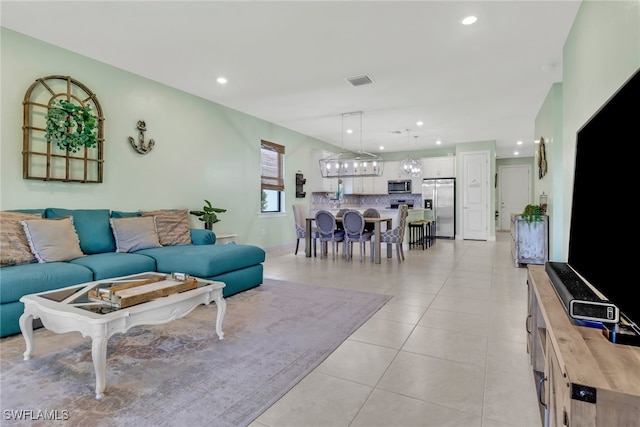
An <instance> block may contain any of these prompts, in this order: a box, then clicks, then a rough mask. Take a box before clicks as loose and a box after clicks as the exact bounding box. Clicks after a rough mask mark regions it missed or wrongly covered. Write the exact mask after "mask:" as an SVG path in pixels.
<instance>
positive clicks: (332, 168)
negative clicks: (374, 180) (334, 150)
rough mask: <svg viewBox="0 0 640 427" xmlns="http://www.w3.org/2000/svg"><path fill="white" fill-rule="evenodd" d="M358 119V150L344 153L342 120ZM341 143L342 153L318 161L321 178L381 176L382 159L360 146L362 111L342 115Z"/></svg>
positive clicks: (342, 122) (342, 121) (382, 168)
mask: <svg viewBox="0 0 640 427" xmlns="http://www.w3.org/2000/svg"><path fill="white" fill-rule="evenodd" d="M356 115H357V116H359V117H360V150H359V151H357V152H355V153H354V152H347V151H344V118H345V117H348V116H356ZM340 117H341V124H342V128H341V142H342V151H341V152H340V153H338V154H333V155H331V156H328V157H324V158H322V159H320V161H319V163H320V172H321V173H322V177H323V178H349V177H365V176H382V173H383V171H384V159H383V158H382V157H380V156H378V155H376V154H371V153H368V152H366V151H364V150H363V149H362V148H363V145H362V111H354V112H351V113H342V114H340Z"/></svg>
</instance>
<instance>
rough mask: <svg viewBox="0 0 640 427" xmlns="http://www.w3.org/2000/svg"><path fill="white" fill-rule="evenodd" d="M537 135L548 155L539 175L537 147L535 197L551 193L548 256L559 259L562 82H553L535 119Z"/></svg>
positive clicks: (549, 196) (562, 204) (561, 204)
mask: <svg viewBox="0 0 640 427" xmlns="http://www.w3.org/2000/svg"><path fill="white" fill-rule="evenodd" d="M535 129H536V139H539V138H544V141H545V154H546V158H547V174H546V175H545V176H544V177H543V178H542V179H539V178H538V158H539V153H538V152H537V151H536V154H535V159H534V163H533V164H534V169H533V170H534V171H535V173H534V179H533V181H534V183H533V184H534V186H533V193H534V198H533V200H534V201H539V200H540V195H541V194H542V192H544V193H545V194H546V195H547V196H548V199H547V201H548V206H547V214H548V215H549V218H550V224H549V259H550V260H552V261H558V260H559V258H558V257H562V239H561V238H558V239H556V238H555V237H556V236H562V221H561V219H562V211H563V208H564V205H565V203H564V198H562V197H558V196H559V195H562V178H563V177H562V174H561V173H558V168H556V167H554V166H555V165H562V164H563V158H562V83H555V84H553V85H552V86H551V89H550V90H549V93H548V94H547V97H546V98H545V100H544V102H543V104H542V108H541V109H540V111H539V112H538V115H537V116H536V122H535Z"/></svg>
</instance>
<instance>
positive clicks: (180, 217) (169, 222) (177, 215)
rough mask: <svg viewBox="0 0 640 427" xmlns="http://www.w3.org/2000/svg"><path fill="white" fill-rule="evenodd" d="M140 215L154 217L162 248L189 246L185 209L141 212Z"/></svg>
mask: <svg viewBox="0 0 640 427" xmlns="http://www.w3.org/2000/svg"><path fill="white" fill-rule="evenodd" d="M141 215H142V216H143V217H144V216H155V217H156V227H157V228H158V237H159V238H160V244H161V245H162V246H174V245H190V244H191V231H190V230H189V211H188V210H187V209H166V210H157V211H142V212H141Z"/></svg>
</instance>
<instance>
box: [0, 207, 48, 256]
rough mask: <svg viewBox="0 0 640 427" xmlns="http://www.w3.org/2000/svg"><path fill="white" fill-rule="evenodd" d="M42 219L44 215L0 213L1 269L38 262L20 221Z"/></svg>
mask: <svg viewBox="0 0 640 427" xmlns="http://www.w3.org/2000/svg"><path fill="white" fill-rule="evenodd" d="M38 218H42V214H37V213H23V212H8V211H2V212H0V267H5V266H7V265H16V264H28V263H30V262H36V257H35V255H34V254H33V252H31V248H30V247H29V242H28V241H27V236H26V234H24V228H23V227H22V224H21V223H20V221H23V220H27V219H38Z"/></svg>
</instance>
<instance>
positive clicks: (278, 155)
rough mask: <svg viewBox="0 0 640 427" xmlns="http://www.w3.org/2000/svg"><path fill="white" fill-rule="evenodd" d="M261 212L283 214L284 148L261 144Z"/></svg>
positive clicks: (262, 142)
mask: <svg viewBox="0 0 640 427" xmlns="http://www.w3.org/2000/svg"><path fill="white" fill-rule="evenodd" d="M260 163H261V165H260V166H261V170H262V171H261V174H260V175H261V176H260V181H261V185H260V189H261V204H260V206H261V211H262V212H282V211H283V209H282V206H284V201H283V198H284V146H282V145H279V144H275V143H273V142H269V141H265V140H262V141H261V142H260Z"/></svg>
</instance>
